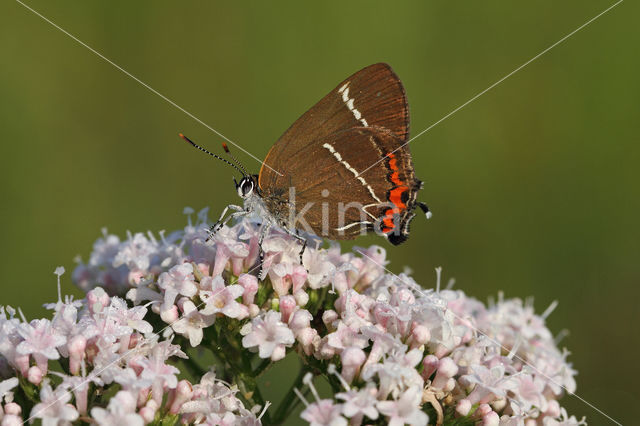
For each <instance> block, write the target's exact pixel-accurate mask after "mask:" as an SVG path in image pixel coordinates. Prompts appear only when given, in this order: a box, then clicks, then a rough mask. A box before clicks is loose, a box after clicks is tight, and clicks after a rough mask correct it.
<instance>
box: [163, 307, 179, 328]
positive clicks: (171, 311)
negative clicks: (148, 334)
mask: <svg viewBox="0 0 640 426" xmlns="http://www.w3.org/2000/svg"><path fill="white" fill-rule="evenodd" d="M179 317H180V314H179V313H178V307H177V306H176V305H171V306H170V307H169V308H161V310H160V318H162V321H164V322H166V323H167V324H172V323H174V322H176V321H177V320H178V318H179Z"/></svg>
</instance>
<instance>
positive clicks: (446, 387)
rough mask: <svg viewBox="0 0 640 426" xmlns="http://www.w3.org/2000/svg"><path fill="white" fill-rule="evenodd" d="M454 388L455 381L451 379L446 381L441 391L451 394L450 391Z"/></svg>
mask: <svg viewBox="0 0 640 426" xmlns="http://www.w3.org/2000/svg"><path fill="white" fill-rule="evenodd" d="M455 387H456V380H455V379H454V378H453V377H452V378H450V379H449V380H447V383H446V384H445V385H444V387H443V388H442V391H443V392H451V391H452V390H454V389H455Z"/></svg>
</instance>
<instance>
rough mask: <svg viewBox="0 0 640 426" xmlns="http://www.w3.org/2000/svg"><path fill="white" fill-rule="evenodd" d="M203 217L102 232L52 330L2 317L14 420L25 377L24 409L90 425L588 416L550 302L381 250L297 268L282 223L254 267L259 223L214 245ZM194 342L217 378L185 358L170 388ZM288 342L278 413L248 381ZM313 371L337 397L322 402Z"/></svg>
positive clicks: (223, 233) (310, 258)
mask: <svg viewBox="0 0 640 426" xmlns="http://www.w3.org/2000/svg"><path fill="white" fill-rule="evenodd" d="M187 213H189V214H190V213H192V211H190V210H187ZM206 215H207V212H206V210H203V211H201V212H200V213H199V214H198V215H197V221H196V223H192V222H191V218H189V224H188V225H187V227H186V228H185V229H184V230H181V231H176V232H174V233H171V234H170V235H168V236H165V235H164V234H163V233H161V234H160V235H159V237H155V236H154V235H152V234H151V233H148V234H141V233H139V234H135V235H129V236H128V238H127V239H126V240H125V241H121V240H120V239H119V238H118V237H116V236H113V235H109V234H108V233H107V232H106V231H105V232H104V236H103V237H102V238H100V239H99V240H98V241H97V242H96V243H95V245H94V250H93V253H92V254H91V257H90V258H89V261H88V262H87V263H82V262H81V263H80V264H79V265H78V267H77V268H76V270H75V271H74V274H73V277H74V281H75V282H76V283H77V284H78V285H79V286H80V287H81V288H82V289H84V290H85V291H87V292H88V293H87V297H86V299H85V300H84V301H82V302H73V301H71V300H67V301H66V302H65V303H62V302H61V301H59V302H58V303H57V304H56V305H52V306H51V307H52V308H53V309H54V310H55V315H54V319H53V321H51V322H49V321H48V320H35V321H32V322H31V323H27V322H26V321H24V320H23V321H20V320H18V319H16V318H15V315H14V313H13V311H11V312H9V316H8V317H7V318H5V319H4V322H3V325H2V327H1V328H0V331H1V333H2V334H0V353H1V354H2V356H3V357H4V359H3V361H4V362H5V364H6V366H5V367H8V368H5V369H4V370H7V371H9V370H11V371H13V374H14V375H17V376H18V377H22V378H25V379H26V380H22V379H21V382H20V386H21V388H20V391H19V392H18V391H14V392H13V393H11V392H9V390H7V391H5V393H7V395H6V396H5V400H6V403H5V410H4V412H5V413H6V414H5V418H9V416H16V418H21V417H20V410H19V407H20V406H19V405H16V404H15V402H13V400H14V399H17V395H18V394H20V395H23V394H25V393H28V391H29V389H27V390H24V389H22V388H24V387H27V388H28V387H29V386H32V387H33V389H31V392H32V394H33V391H34V389H36V388H37V390H39V393H40V396H39V398H38V396H37V395H35V400H36V401H37V405H36V406H34V407H33V409H32V410H31V413H32V414H31V415H32V416H36V417H41V418H45V416H49V417H52V418H58V419H61V420H64V421H73V420H76V419H77V418H78V416H88V415H89V414H90V415H91V417H92V418H93V419H94V420H95V421H96V422H97V423H99V424H112V423H115V422H121V423H122V422H126V423H127V424H129V423H133V422H138V423H139V424H142V423H149V422H151V421H158V419H161V420H163V421H164V422H165V423H166V422H167V421H168V420H167V419H169V420H170V419H171V417H170V416H175V420H176V421H183V422H189V423H208V424H241V422H244V424H253V423H256V424H257V423H260V422H261V421H264V422H265V423H267V424H268V423H279V422H282V421H283V420H284V419H285V418H286V416H287V415H288V414H290V412H291V411H292V409H293V407H294V406H295V405H296V404H297V403H298V402H299V401H302V402H303V403H304V404H305V405H306V408H305V409H304V411H303V412H302V415H301V416H302V418H303V419H304V420H306V421H307V422H309V423H310V424H313V425H325V424H326V425H343V424H344V425H346V424H353V425H359V424H363V423H364V424H392V425H394V424H395V425H400V424H405V423H406V424H412V425H426V424H457V425H464V424H484V425H513V426H516V425H529V424H543V425H547V426H551V425H580V424H584V420H580V421H578V420H576V419H575V417H569V416H568V415H567V413H566V411H565V410H564V409H563V408H562V407H561V406H560V405H559V403H558V399H559V398H560V397H561V396H562V395H563V393H565V392H566V391H568V392H573V391H574V390H575V381H574V375H575V374H576V372H575V371H574V370H573V369H572V368H571V365H570V364H569V363H568V362H567V360H566V358H567V355H568V353H567V352H566V351H564V352H562V351H560V350H558V348H557V345H556V343H555V342H554V339H553V337H552V335H551V333H550V332H549V330H548V329H547V328H546V326H545V325H544V321H545V318H546V316H547V315H548V314H549V313H550V312H551V310H552V309H548V310H547V312H545V313H544V314H543V315H541V316H538V315H536V314H535V313H534V311H533V308H532V306H531V304H525V303H522V302H521V301H520V300H519V299H511V300H503V298H502V297H500V298H499V300H498V301H497V302H496V303H493V304H490V305H489V306H485V305H484V304H482V303H480V302H479V301H477V300H475V299H472V298H470V297H467V296H466V295H465V294H464V293H463V292H462V291H454V290H451V289H446V290H440V289H439V284H438V286H437V289H436V290H423V289H422V288H421V287H420V286H419V285H418V284H417V283H416V282H415V281H414V280H413V279H412V278H411V277H409V276H407V275H405V274H400V275H399V276H397V275H394V274H391V273H388V272H386V269H385V264H386V263H387V262H386V260H385V259H386V253H385V251H384V249H382V248H380V247H376V246H373V247H370V248H368V249H358V248H356V249H355V252H353V253H352V252H348V253H341V251H340V248H339V246H337V245H333V246H331V248H329V249H322V248H314V247H309V248H307V250H306V251H305V253H304V257H303V264H302V265H300V262H299V250H300V245H299V243H298V242H297V241H296V239H295V238H292V237H290V236H288V235H286V234H284V233H279V232H277V231H275V232H272V234H271V235H270V236H269V237H267V238H266V239H265V240H264V242H263V245H262V248H263V250H264V252H265V259H264V262H263V265H262V271H263V274H262V276H261V277H258V276H257V271H258V270H259V269H260V265H259V261H258V258H259V246H258V239H259V226H258V225H257V224H255V223H251V222H249V221H242V222H239V223H238V224H236V225H234V226H233V227H224V228H222V229H221V230H220V231H219V232H218V233H217V234H216V236H215V237H214V239H213V241H212V242H210V243H207V242H205V238H206V235H207V234H206V229H207V228H208V226H209V224H208V222H207V218H206ZM438 282H439V274H438ZM103 289H105V290H106V291H107V293H108V294H107V293H105V291H104V290H103ZM118 295H119V296H122V297H125V299H126V300H128V302H126V301H125V299H121V298H119V297H118ZM151 324H154V325H155V331H156V332H157V333H158V334H162V335H163V336H164V337H163V339H159V338H157V337H155V335H154V334H151V332H152V329H153V327H152V326H151ZM162 324H164V328H163V326H162ZM192 347H198V350H209V351H210V352H211V354H212V356H213V359H214V360H215V363H216V366H217V368H216V371H217V373H218V374H219V375H220V376H219V377H220V378H217V377H216V376H214V375H213V373H210V372H209V373H206V369H202V370H201V371H198V370H197V367H196V368H195V372H196V373H199V374H200V383H199V384H197V385H191V383H190V382H188V381H187V380H184V379H183V380H181V381H179V377H178V373H179V371H178V369H177V368H176V367H175V358H176V357H178V358H179V357H187V354H188V353H189V351H190V350H192V349H191V348H192ZM291 352H295V353H296V354H297V355H298V356H299V357H300V359H301V360H302V365H303V368H302V370H301V371H300V374H299V375H298V379H296V382H295V383H294V384H293V387H292V390H291V392H290V393H289V394H287V395H285V398H284V399H283V402H282V404H281V405H280V407H277V409H275V410H272V409H269V407H268V406H269V403H268V402H267V401H266V400H265V399H264V398H263V397H262V395H261V394H260V389H259V387H258V386H257V383H256V379H255V378H256V377H258V376H259V375H260V374H262V373H263V372H264V371H265V370H266V369H267V368H269V367H270V366H271V365H272V364H273V363H274V362H277V361H278V360H281V359H282V358H284V357H285V355H286V354H288V353H291ZM60 357H63V358H65V359H66V358H68V367H67V368H66V370H65V372H64V374H60V375H59V376H60V377H62V383H61V384H59V385H58V386H56V388H55V390H53V389H52V386H51V384H50V383H51V382H50V381H49V378H48V376H47V374H48V370H47V363H48V361H49V360H53V359H58V358H60ZM185 361H189V359H188V358H187V359H185ZM185 361H183V362H185ZM61 364H63V365H64V366H66V365H67V363H66V362H65V363H61ZM309 372H313V373H314V374H316V375H317V376H318V375H319V376H322V377H323V378H324V379H325V380H326V381H327V382H328V383H329V385H330V386H331V389H332V390H333V393H332V395H330V396H327V397H324V398H322V397H321V396H320V395H319V394H318V392H317V391H316V389H315V387H314V384H313V381H312V380H313V377H312V375H311V373H309ZM10 375H11V374H5V377H8V376H10ZM49 376H51V374H49ZM58 382H59V380H58ZM3 383H4V382H3ZM113 383H116V384H118V385H119V386H118V388H117V389H119V391H118V392H117V393H116V394H115V395H114V396H112V397H111V399H110V400H108V401H107V400H101V399H100V398H98V399H97V402H94V401H96V397H95V395H105V393H101V392H97V393H96V389H104V388H106V387H108V386H109V385H110V384H113ZM16 384H17V383H16ZM16 384H13V386H14V387H15V386H16ZM2 386H3V384H0V393H1V391H2V390H3V387H2ZM7 386H8V385H7ZM68 390H73V392H72V393H68V392H67V391H68ZM309 392H310V393H311V394H312V396H313V398H314V400H313V401H312V402H309V401H307V399H306V397H305V395H308V393H309ZM88 393H91V396H90V398H89V401H92V404H94V405H95V406H93V407H87V394H88ZM294 393H295V394H294ZM32 396H33V395H32ZM0 397H2V394H0ZM72 398H73V403H70V401H71V400H72ZM54 402H55V403H54ZM12 404H13V405H12ZM41 404H44V405H41ZM7 407H8V408H7ZM16 407H17V408H16ZM36 407H37V408H39V410H38V413H40V414H39V415H35V414H34V413H35V411H36ZM245 407H251V411H249V410H247V409H246V408H245ZM258 414H259V415H258ZM56 416H57V417H56Z"/></svg>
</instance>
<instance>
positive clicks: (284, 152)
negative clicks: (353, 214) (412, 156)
mask: <svg viewBox="0 0 640 426" xmlns="http://www.w3.org/2000/svg"><path fill="white" fill-rule="evenodd" d="M353 127H383V128H386V129H388V130H389V131H390V132H391V133H393V134H394V135H395V136H396V137H397V138H398V141H400V144H401V143H403V142H405V141H406V140H407V138H408V135H409V107H408V105H407V99H406V96H405V91H404V87H403V86H402V83H401V82H400V79H399V78H398V77H397V76H396V74H395V73H394V72H393V70H392V69H391V67H390V66H389V65H387V64H384V63H378V64H374V65H370V66H368V67H366V68H363V69H362V70H360V71H358V72H356V73H355V74H353V75H352V76H350V77H349V78H347V79H346V80H344V81H343V82H341V83H340V84H338V86H336V88H335V89H334V90H332V91H331V92H329V93H328V94H327V95H326V96H325V97H324V98H322V100H320V101H319V102H318V103H317V104H315V105H314V106H313V107H312V108H311V109H309V110H308V111H307V112H306V113H304V114H303V115H302V116H301V117H300V118H299V119H298V120H296V121H295V122H294V123H293V125H291V127H289V129H287V131H286V132H284V134H283V135H282V136H281V137H280V139H278V141H277V142H276V143H275V144H274V145H273V147H272V148H271V150H270V151H269V153H268V154H267V157H266V158H265V160H264V163H263V165H262V168H261V169H260V176H259V185H260V188H261V189H263V190H265V189H268V188H269V187H285V186H286V187H288V182H289V177H290V175H291V174H292V173H293V172H292V170H291V167H292V166H293V163H294V161H293V160H292V158H293V157H294V156H295V155H296V154H297V153H299V152H300V151H303V150H305V149H307V147H308V146H309V145H312V144H314V143H316V141H318V140H320V139H322V138H324V137H326V136H328V135H330V134H332V133H335V132H339V131H341V130H347V129H351V128H353ZM267 166H268V167H267ZM276 171H277V172H278V173H279V174H278V173H276Z"/></svg>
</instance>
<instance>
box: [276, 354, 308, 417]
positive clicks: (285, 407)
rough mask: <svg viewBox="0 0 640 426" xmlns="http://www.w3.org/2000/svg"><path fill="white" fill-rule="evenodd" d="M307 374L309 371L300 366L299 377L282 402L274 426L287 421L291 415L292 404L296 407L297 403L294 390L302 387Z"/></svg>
mask: <svg viewBox="0 0 640 426" xmlns="http://www.w3.org/2000/svg"><path fill="white" fill-rule="evenodd" d="M305 374H307V369H306V368H305V367H304V366H300V371H299V372H298V377H296V380H295V381H294V382H293V383H292V384H291V387H290V388H289V390H288V391H287V393H286V394H285V396H284V398H283V400H282V402H280V405H279V406H278V409H277V410H276V412H275V414H274V415H273V424H280V423H282V422H283V421H284V420H285V419H286V417H287V415H289V414H291V406H292V404H293V405H295V402H296V394H295V392H294V391H293V390H294V389H296V388H299V387H300V385H301V384H302V379H303V378H304V375H305Z"/></svg>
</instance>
